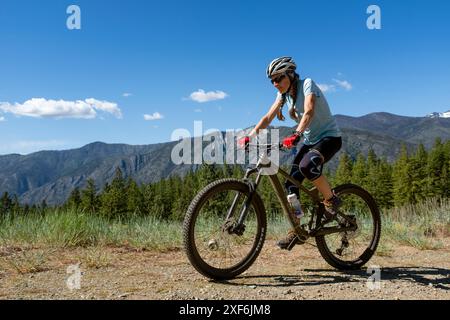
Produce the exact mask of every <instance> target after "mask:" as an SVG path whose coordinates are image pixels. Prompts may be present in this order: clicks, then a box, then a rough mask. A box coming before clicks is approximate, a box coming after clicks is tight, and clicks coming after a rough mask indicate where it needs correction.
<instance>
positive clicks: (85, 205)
mask: <svg viewBox="0 0 450 320" xmlns="http://www.w3.org/2000/svg"><path fill="white" fill-rule="evenodd" d="M99 206H100V200H99V197H98V195H97V190H96V188H95V182H94V179H92V178H89V179H88V180H87V186H86V188H85V189H83V190H82V191H81V208H82V210H83V211H85V212H90V213H94V212H97V211H98V210H99Z"/></svg>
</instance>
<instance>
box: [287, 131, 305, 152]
mask: <svg viewBox="0 0 450 320" xmlns="http://www.w3.org/2000/svg"><path fill="white" fill-rule="evenodd" d="M301 137H302V134H301V133H299V132H297V131H296V132H295V133H294V134H293V135H292V136H289V137H287V138H284V139H283V147H284V148H286V149H292V148H293V147H295V146H296V145H297V143H298V142H299V141H300V139H301Z"/></svg>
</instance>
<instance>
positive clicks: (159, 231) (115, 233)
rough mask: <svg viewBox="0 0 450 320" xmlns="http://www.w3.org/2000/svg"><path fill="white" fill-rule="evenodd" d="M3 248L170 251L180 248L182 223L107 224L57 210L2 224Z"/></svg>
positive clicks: (0, 240) (134, 219)
mask: <svg viewBox="0 0 450 320" xmlns="http://www.w3.org/2000/svg"><path fill="white" fill-rule="evenodd" d="M0 244H1V245H4V246H11V245H14V246H30V245H32V246H55V247H89V246H131V247H133V248H140V249H156V250H170V249H174V248H179V247H180V246H181V223H176V222H167V221H162V220H158V219H155V218H153V217H138V216H132V217H130V218H128V219H126V220H108V219H106V218H103V217H100V216H98V215H94V214H84V213H77V212H74V211H70V210H69V211H60V210H55V211H53V212H48V213H47V214H45V215H43V216H41V215H29V216H19V217H14V218H5V219H1V220H0Z"/></svg>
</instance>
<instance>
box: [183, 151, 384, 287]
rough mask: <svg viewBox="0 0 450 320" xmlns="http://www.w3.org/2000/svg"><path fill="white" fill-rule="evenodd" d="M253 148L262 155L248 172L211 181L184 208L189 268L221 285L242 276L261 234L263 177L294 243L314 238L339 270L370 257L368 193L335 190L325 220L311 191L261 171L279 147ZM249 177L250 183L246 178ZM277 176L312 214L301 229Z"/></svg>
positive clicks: (375, 217) (375, 239)
mask: <svg viewBox="0 0 450 320" xmlns="http://www.w3.org/2000/svg"><path fill="white" fill-rule="evenodd" d="M259 147H260V148H261V147H262V148H263V152H261V154H260V157H259V159H258V161H257V164H256V165H255V166H254V167H249V168H248V169H247V170H246V172H245V176H244V177H243V178H242V179H234V178H226V179H220V180H217V181H214V182H212V183H210V184H209V185H207V186H206V187H205V188H204V189H202V190H201V191H200V192H199V193H198V194H197V195H196V197H195V198H194V199H193V200H192V202H191V204H190V205H189V207H188V210H187V212H186V216H185V219H184V223H183V241H184V249H185V252H186V254H187V257H188V259H189V261H190V263H191V264H192V265H193V267H194V268H195V269H196V270H197V271H198V272H200V273H201V274H202V275H204V276H206V277H208V278H211V279H214V280H227V279H232V278H235V277H236V276H238V275H240V274H242V273H243V272H245V271H246V270H247V269H248V268H249V267H250V266H251V265H252V264H253V262H254V261H255V260H256V258H257V257H258V255H259V254H260V252H261V249H262V248H263V244H264V241H265V238H266V232H267V216H266V210H265V207H264V203H263V201H262V199H261V196H260V195H259V194H258V186H259V185H260V183H261V180H262V178H263V177H264V176H267V177H268V178H269V180H270V183H271V185H272V187H273V190H274V192H275V194H276V196H277V198H278V200H279V202H280V205H281V208H282V210H283V212H284V214H285V216H286V217H287V219H288V221H289V223H290V225H291V227H292V228H293V229H294V230H295V232H296V234H297V237H298V240H299V242H300V244H305V243H307V240H308V239H309V238H315V243H316V245H315V246H317V248H318V250H319V252H320V254H321V256H322V257H323V258H324V259H325V261H326V262H327V263H328V264H330V265H331V266H332V267H334V268H337V269H339V270H355V269H359V268H361V267H362V266H364V265H365V264H366V263H367V262H368V261H369V260H370V259H371V258H372V256H373V255H374V253H375V251H376V249H377V246H378V243H379V240H380V234H381V218H380V212H379V209H378V207H377V204H376V202H375V200H374V199H373V197H372V196H371V195H370V193H369V192H367V191H366V190H364V189H363V188H361V187H359V186H357V185H354V184H344V185H340V186H338V187H335V188H334V189H333V191H334V193H335V194H336V195H338V196H339V197H340V198H341V199H342V205H341V206H340V208H339V212H338V213H337V215H336V216H335V217H334V219H333V220H332V221H329V220H327V219H326V218H325V207H324V205H323V203H322V201H323V200H322V199H321V197H320V196H319V192H318V190H317V189H316V188H315V187H313V188H312V189H308V188H307V187H305V186H303V185H302V183H299V182H298V181H297V180H295V179H294V178H292V177H291V176H290V175H289V174H288V173H287V172H285V171H284V170H283V169H281V168H279V167H278V166H277V167H276V170H272V171H271V172H267V170H266V168H268V167H271V166H272V167H271V168H272V169H273V166H274V164H273V163H271V161H270V159H269V155H270V152H272V151H273V150H275V148H277V149H278V150H284V149H283V148H282V145H281V144H266V145H259ZM284 151H286V150H284ZM264 170H266V171H264ZM253 175H256V179H251V177H252V176H253ZM279 175H280V176H282V177H284V178H285V179H288V180H289V181H291V182H292V183H294V184H295V185H296V186H297V187H298V188H299V189H300V190H301V191H302V192H303V193H304V194H306V195H307V196H309V197H310V198H311V199H312V203H313V206H312V209H311V210H308V212H306V213H305V216H304V217H303V218H302V220H303V221H304V223H303V224H302V223H297V222H296V221H297V220H296V217H295V214H294V210H293V209H292V208H291V207H290V205H289V203H288V201H287V194H286V191H285V189H284V188H283V186H282V185H281V183H280V179H279V177H278V176H279ZM292 247H293V246H292ZM292 247H290V248H288V249H289V250H290V249H292Z"/></svg>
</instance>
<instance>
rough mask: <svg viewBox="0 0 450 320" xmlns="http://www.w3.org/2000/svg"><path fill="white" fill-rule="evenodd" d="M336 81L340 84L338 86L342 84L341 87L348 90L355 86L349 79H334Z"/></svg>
mask: <svg viewBox="0 0 450 320" xmlns="http://www.w3.org/2000/svg"><path fill="white" fill-rule="evenodd" d="M333 81H334V82H336V83H337V84H338V86H340V87H341V88H344V89H345V90H346V91H350V90H352V88H353V86H352V85H351V83H350V82H348V81H347V80H337V79H333Z"/></svg>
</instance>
